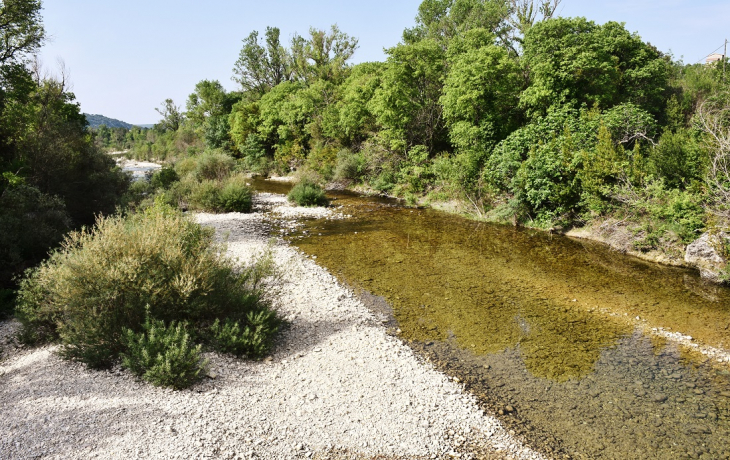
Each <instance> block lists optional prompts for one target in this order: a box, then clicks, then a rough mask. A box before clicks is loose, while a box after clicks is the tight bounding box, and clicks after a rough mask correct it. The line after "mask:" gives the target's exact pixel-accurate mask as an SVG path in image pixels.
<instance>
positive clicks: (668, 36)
mask: <svg viewBox="0 0 730 460" xmlns="http://www.w3.org/2000/svg"><path fill="white" fill-rule="evenodd" d="M419 4H420V0H398V1H393V0H390V1H386V0H369V1H358V2H348V1H334V0H325V1H308V2H305V1H301V0H300V1H295V0H258V1H250V0H238V1H234V0H207V1H205V2H202V1H191V0H176V1H174V0H146V1H142V0H126V1H113V2H112V1H108V0H44V1H43V5H44V11H43V17H44V24H45V27H46V31H47V33H48V35H49V36H50V38H51V40H50V41H49V43H47V44H46V46H45V47H44V49H43V51H42V53H41V59H42V61H43V62H44V64H45V66H46V67H47V68H48V70H51V71H53V70H55V69H56V67H57V65H56V61H57V60H58V59H59V58H60V59H62V60H63V61H64V62H65V65H66V68H67V69H68V71H69V74H70V79H71V82H72V84H73V91H74V93H75V94H76V97H77V99H78V100H79V102H80V103H81V109H82V111H84V112H87V113H100V114H103V115H106V116H109V117H112V118H118V119H121V120H124V121H127V122H130V123H140V124H142V123H154V122H156V121H157V120H158V119H159V116H158V115H157V112H155V111H154V108H155V107H157V106H159V105H160V103H161V102H162V101H163V100H164V99H166V98H172V99H174V100H175V102H177V103H178V104H179V105H181V106H184V102H185V99H186V98H187V95H188V94H189V93H190V92H191V91H192V89H193V87H194V86H195V83H197V82H198V81H200V80H202V79H211V80H216V79H217V80H219V81H220V82H221V83H222V84H223V85H224V86H225V87H226V88H228V89H231V90H232V89H235V88H236V84H235V83H234V82H232V81H231V75H232V72H231V69H232V68H233V64H234V62H235V61H236V59H237V58H238V53H239V51H240V49H241V40H242V39H243V38H245V37H246V36H247V35H248V34H249V33H250V32H251V31H252V30H260V31H263V30H264V29H265V28H266V26H277V27H279V28H280V29H281V30H282V38H283V39H284V41H286V42H288V40H289V37H291V35H293V34H294V33H299V34H301V35H304V34H306V33H307V31H308V30H309V27H310V26H314V27H317V28H329V26H330V25H331V24H334V23H337V24H338V25H339V26H340V29H341V30H343V31H344V32H347V33H348V34H350V35H353V36H355V37H358V38H359V40H360V48H359V49H358V52H357V53H356V54H355V59H354V61H355V62H363V61H373V60H383V59H384V58H385V55H384V53H383V48H387V47H390V46H393V45H395V44H397V43H398V41H399V40H400V36H401V33H402V31H403V29H404V28H406V27H411V26H412V25H413V23H414V17H415V15H416V12H417V9H418V5H419ZM561 14H562V15H563V16H585V17H587V18H588V19H592V20H595V21H596V22H599V23H604V22H606V21H609V20H615V21H620V22H625V23H626V27H627V28H628V29H629V30H630V31H632V32H638V33H639V35H640V36H641V37H642V38H644V40H646V41H649V42H651V43H652V44H654V45H655V46H657V47H658V48H659V49H660V50H662V51H665V52H669V51H671V52H672V53H673V54H674V56H675V58H676V59H679V58H680V57H683V60H684V62H688V63H690V62H692V63H693V62H696V61H698V60H701V59H702V58H703V57H704V56H706V55H707V54H709V53H710V52H712V51H713V50H714V49H715V48H717V47H718V46H720V45H721V44H722V43H723V41H724V39H725V38H726V36H727V37H728V38H730V31H728V27H726V25H725V24H726V22H727V19H728V18H730V1H728V0H694V1H686V0H661V1H660V0H601V1H598V0H563V3H562V5H561Z"/></svg>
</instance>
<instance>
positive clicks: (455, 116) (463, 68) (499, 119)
mask: <svg viewBox="0 0 730 460" xmlns="http://www.w3.org/2000/svg"><path fill="white" fill-rule="evenodd" d="M466 35H467V37H468V38H467V41H468V43H467V44H466V45H459V46H452V47H450V48H449V50H450V54H453V56H452V57H451V59H450V68H449V72H448V75H447V77H446V80H445V83H444V89H443V95H442V96H441V99H440V101H441V105H442V106H443V110H444V118H445V120H446V124H447V126H448V128H449V137H450V139H451V142H452V144H453V145H454V146H455V147H456V148H457V149H460V150H472V151H478V152H487V151H490V150H491V149H492V147H493V146H494V144H496V143H497V142H499V141H501V140H502V139H504V138H505V137H507V135H509V134H510V133H511V132H512V131H514V130H515V129H516V128H517V127H518V126H519V122H520V111H519V110H517V106H518V104H519V97H520V91H521V89H522V87H523V86H524V79H523V78H522V72H521V69H520V67H519V66H518V64H517V63H516V62H515V61H514V60H513V59H512V58H510V57H509V55H508V53H507V51H506V50H505V49H504V48H502V47H499V46H496V45H493V44H492V42H493V38H492V35H491V34H490V33H489V32H488V31H486V30H484V29H474V30H472V31H470V32H468V33H467V34H466ZM464 47H466V51H464V52H460V51H461V49H462V48H464ZM453 48H455V49H453ZM457 50H458V51H457Z"/></svg>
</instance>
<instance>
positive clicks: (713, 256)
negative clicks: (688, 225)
mask: <svg viewBox="0 0 730 460" xmlns="http://www.w3.org/2000/svg"><path fill="white" fill-rule="evenodd" d="M728 244H730V233H725V232H720V233H710V232H706V233H704V234H703V235H702V236H701V237H700V238H699V239H697V240H695V241H694V242H692V243H690V244H689V246H687V249H686V251H685V253H684V261H685V262H687V263H688V264H690V265H691V266H693V267H696V268H697V269H699V271H700V274H701V275H702V278H705V279H707V280H710V281H714V282H719V281H720V271H721V270H723V269H724V268H726V267H727V263H728V261H727V260H726V259H725V256H724V254H723V251H722V248H723V246H724V247H727V245H728Z"/></svg>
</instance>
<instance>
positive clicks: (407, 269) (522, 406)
mask: <svg viewBox="0 0 730 460" xmlns="http://www.w3.org/2000/svg"><path fill="white" fill-rule="evenodd" d="M258 186H259V187H260V186H262V185H261V184H259V185H258ZM277 187H279V188H281V185H277ZM330 195H331V198H332V199H333V206H335V207H337V208H338V209H339V210H340V212H343V213H345V214H347V215H351V216H353V217H352V218H351V219H347V220H340V221H328V220H316V219H315V220H310V221H307V222H306V225H305V226H304V227H302V228H301V229H298V230H294V231H290V230H287V229H284V230H283V232H284V233H285V234H287V236H288V238H289V239H290V241H291V242H292V244H294V245H296V246H298V247H299V248H301V249H302V250H303V251H305V252H306V253H307V254H309V255H311V256H316V257H317V263H318V264H320V265H322V266H323V267H326V268H327V269H328V270H330V271H331V272H332V273H333V274H335V275H337V276H338V277H339V278H340V279H341V280H342V281H344V282H346V283H348V284H349V285H350V286H353V287H354V288H356V289H358V290H359V291H360V292H361V293H362V294H363V296H364V297H365V298H370V299H375V300H374V301H373V303H375V304H379V305H380V306H381V308H382V306H383V305H385V306H386V308H390V309H391V314H392V317H393V320H394V321H395V324H397V327H398V328H399V332H400V334H399V335H400V337H401V338H402V339H403V340H405V341H406V342H407V343H409V344H410V345H411V347H412V348H413V349H414V350H417V351H418V352H419V353H421V354H422V355H423V356H426V357H428V358H429V359H430V360H432V362H434V363H435V364H436V365H437V366H438V367H439V368H440V369H442V370H444V371H445V372H447V373H448V374H450V375H452V376H454V377H456V378H458V379H460V380H461V381H463V382H465V383H466V386H467V387H468V388H470V390H471V391H472V392H473V393H474V394H475V395H477V396H478V397H479V398H480V401H481V403H482V404H483V406H484V407H485V408H486V409H488V410H490V411H491V412H493V413H495V414H497V415H499V416H500V418H501V419H502V420H503V421H504V422H505V423H506V424H507V425H508V426H510V427H511V428H512V429H513V430H514V431H515V432H516V433H518V434H521V435H522V436H523V437H524V438H525V439H526V440H527V441H528V443H529V444H530V445H531V446H532V447H534V448H537V449H539V450H541V451H543V452H544V453H546V454H548V455H550V456H553V457H564V458H616V459H624V458H662V459H663V458H708V459H709V458H713V459H714V458H728V457H730V443H729V441H728V439H729V438H728V435H730V378H729V375H730V372H728V367H727V363H726V362H725V360H726V359H727V356H728V355H727V348H728V347H730V343H728V329H729V328H730V290H728V289H727V288H723V287H719V286H715V285H711V284H706V283H705V282H703V281H702V280H701V279H700V277H699V276H698V274H697V273H696V272H694V271H691V270H686V269H679V268H671V267H663V266H659V265H656V264H652V263H648V262H645V261H641V260H638V259H635V258H632V257H627V256H625V255H622V254H619V253H617V252H615V251H611V250H610V249H609V248H607V247H606V246H604V245H601V244H597V243H592V242H589V241H576V240H571V239H569V238H565V237H561V236H552V235H549V234H546V233H544V232H538V231H531V230H525V229H516V228H511V227H505V226H500V225H491V224H484V223H478V222H474V221H469V220H466V219H462V218H459V217H457V216H454V215H449V214H445V213H441V212H437V211H433V210H427V209H409V208H406V207H403V206H401V205H400V204H399V203H398V202H396V201H393V200H387V199H380V198H366V197H360V196H356V195H352V194H346V193H339V194H336V193H335V194H330Z"/></svg>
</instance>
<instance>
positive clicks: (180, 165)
mask: <svg viewBox="0 0 730 460" xmlns="http://www.w3.org/2000/svg"><path fill="white" fill-rule="evenodd" d="M198 158H199V157H197V156H189V157H187V158H183V159H182V160H180V161H178V162H177V163H175V172H177V174H178V176H180V177H181V178H183V177H186V176H189V175H191V174H193V173H194V172H195V170H196V169H197V168H198Z"/></svg>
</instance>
